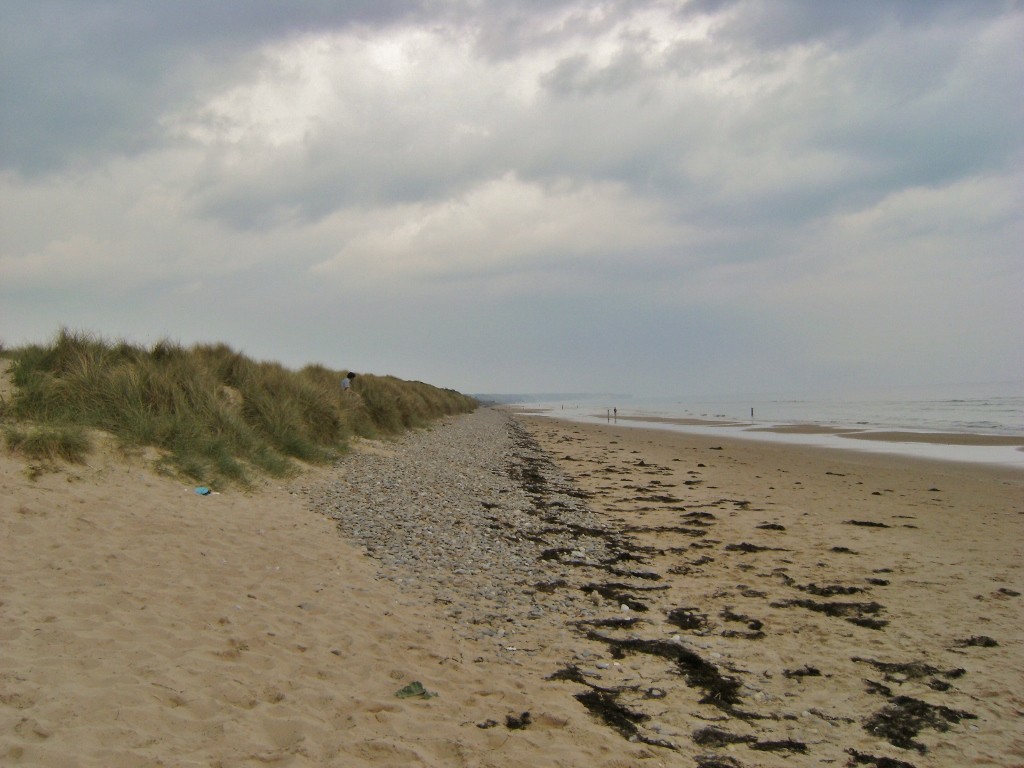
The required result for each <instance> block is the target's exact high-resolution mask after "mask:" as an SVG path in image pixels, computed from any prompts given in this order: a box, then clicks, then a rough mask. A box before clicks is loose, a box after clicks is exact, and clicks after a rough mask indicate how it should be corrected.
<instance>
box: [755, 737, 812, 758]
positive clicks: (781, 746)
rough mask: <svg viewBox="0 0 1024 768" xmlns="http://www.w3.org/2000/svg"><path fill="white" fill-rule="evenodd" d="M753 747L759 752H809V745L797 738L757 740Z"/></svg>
mask: <svg viewBox="0 0 1024 768" xmlns="http://www.w3.org/2000/svg"><path fill="white" fill-rule="evenodd" d="M750 748H751V749H756V750H758V751H759V752H797V753H799V754H801V755H803V754H806V753H807V745H806V744H804V743H803V742H802V741H796V740H795V739H779V740H777V741H756V742H754V743H753V744H751V745H750Z"/></svg>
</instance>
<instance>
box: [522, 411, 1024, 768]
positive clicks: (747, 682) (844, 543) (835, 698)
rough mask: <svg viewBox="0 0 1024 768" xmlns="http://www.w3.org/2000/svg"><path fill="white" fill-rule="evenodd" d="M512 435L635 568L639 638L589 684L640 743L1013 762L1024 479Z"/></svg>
mask: <svg viewBox="0 0 1024 768" xmlns="http://www.w3.org/2000/svg"><path fill="white" fill-rule="evenodd" d="M521 418H522V419H523V420H524V421H525V422H526V423H528V424H529V425H530V428H531V430H532V431H533V432H534V434H535V435H536V437H537V438H538V439H539V440H540V442H541V444H542V445H543V446H544V447H546V448H547V449H548V450H549V451H550V452H551V454H552V455H553V456H554V457H555V458H556V461H557V464H558V465H559V467H561V468H562V469H564V470H565V471H566V472H567V473H568V474H569V475H570V476H571V478H572V479H573V481H574V483H575V484H576V485H577V486H578V487H579V488H580V489H582V490H585V491H587V492H588V493H589V494H591V495H590V498H589V503H590V505H591V507H592V508H593V509H595V510H600V511H603V512H604V513H605V514H607V515H608V516H609V517H610V518H611V519H614V520H616V521H618V525H619V526H620V527H621V528H622V529H623V530H625V531H628V532H629V533H630V535H631V536H634V537H636V539H637V550H638V551H639V552H642V553H643V563H642V565H641V566H638V568H637V570H638V571H643V572H644V574H645V575H644V577H643V578H642V579H641V578H633V579H624V580H620V581H622V582H623V583H622V584H620V586H619V589H620V597H621V598H622V601H623V604H624V605H627V607H628V606H629V605H630V604H631V603H630V601H629V600H627V599H626V597H627V596H628V597H629V598H630V599H632V600H635V603H634V604H633V606H634V609H632V610H630V611H629V612H624V614H623V617H625V618H630V619H636V621H635V622H631V623H629V624H628V625H627V624H622V625H621V626H620V627H619V628H617V629H614V630H613V629H611V628H605V629H603V630H602V631H601V632H600V634H601V635H602V636H603V637H604V638H606V640H605V642H606V643H607V645H608V647H609V648H611V649H613V650H616V649H617V650H618V651H619V652H620V653H621V654H622V655H623V658H624V659H626V660H628V662H629V663H630V665H631V669H630V670H629V671H626V670H623V671H622V673H621V675H618V676H609V677H610V679H608V678H606V679H604V680H602V681H601V682H600V685H603V686H606V687H609V688H616V689H618V688H621V693H620V694H618V701H619V702H620V703H622V704H623V706H624V707H625V708H626V709H628V710H630V711H633V712H636V713H643V714H646V715H649V717H650V720H646V721H644V723H645V724H644V725H643V726H641V728H643V727H647V725H648V724H650V723H652V722H654V723H657V724H658V727H657V730H656V731H655V732H654V733H650V732H648V735H650V736H653V737H657V736H661V737H664V738H667V739H668V740H671V741H673V743H676V744H677V745H679V746H680V749H681V750H683V751H688V750H693V752H691V754H695V755H699V754H700V750H701V747H702V745H703V746H704V747H705V749H704V753H705V755H706V754H707V753H708V752H710V753H711V754H712V755H718V756H720V757H722V758H723V762H720V763H717V765H733V764H734V763H731V762H728V761H727V760H729V759H732V760H736V761H737V763H735V764H739V765H808V766H810V765H823V764H834V765H845V764H850V765H886V764H887V765H901V766H903V765H914V766H918V767H920V766H961V765H992V766H1008V765H1021V764H1024V740H1022V738H1021V735H1020V734H1021V733H1022V730H1021V719H1022V711H1024V698H1022V695H1021V693H1020V692H1021V690H1024V636H1022V631H1021V627H1022V626H1024V610H1022V606H1024V603H1022V599H1024V598H1022V597H1021V592H1022V591H1024V571H1022V568H1024V566H1022V563H1024V542H1022V537H1021V529H1022V525H1024V519H1022V515H1024V473H1022V472H1020V471H1019V470H1015V469H1012V468H998V467H983V466H964V465H958V464H953V463H948V462H929V461H924V460H914V459H909V458H903V457H891V456H881V455H874V454H869V453H863V452H852V451H851V452H845V451H836V450H821V449H816V448H813V447H802V446H791V445H779V444H775V443H769V442H758V441H751V440H739V439H736V440H728V439H723V438H718V437H705V436H698V435H687V434H682V433H677V432H670V431H663V430H657V429H641V428H635V427H627V426H621V425H614V424H611V425H589V424H580V423H574V422H560V421H556V420H553V419H548V418H542V417H541V418H538V417H529V418H526V417H521ZM620 418H621V417H620ZM655 576H656V578H655ZM665 642H676V643H681V644H682V645H683V646H684V647H686V648H688V649H691V650H693V651H694V652H695V653H697V654H699V657H700V659H701V660H703V661H705V662H708V663H710V664H712V665H713V668H714V670H715V672H716V674H720V675H722V676H724V677H725V678H726V679H727V680H730V681H732V682H735V683H737V684H738V686H739V687H738V688H737V689H736V690H737V691H739V694H738V698H733V699H732V700H731V703H730V700H729V691H730V689H729V688H728V686H725V688H724V689H723V690H724V693H722V694H720V697H719V699H718V700H715V698H714V697H713V696H710V695H705V696H704V697H702V695H701V689H700V688H699V686H698V687H697V690H693V686H692V680H687V679H686V675H685V674H684V675H683V677H682V678H680V675H679V671H680V668H677V665H678V660H676V664H672V663H668V661H669V660H670V657H669V656H668V655H666V648H665V646H664V645H662V644H663V643H665ZM624 663H625V662H624ZM708 671H711V668H708ZM651 687H654V688H658V689H659V690H663V691H664V692H665V694H666V695H665V696H664V697H663V698H659V699H658V700H656V701H650V700H646V699H645V696H644V691H645V690H649V689H650V688H651ZM734 692H735V691H734ZM886 759H888V760H899V761H903V762H899V763H892V762H890V763H885V760H886ZM848 761H849V762H848ZM707 764H708V765H713V764H716V763H713V762H708V763H707Z"/></svg>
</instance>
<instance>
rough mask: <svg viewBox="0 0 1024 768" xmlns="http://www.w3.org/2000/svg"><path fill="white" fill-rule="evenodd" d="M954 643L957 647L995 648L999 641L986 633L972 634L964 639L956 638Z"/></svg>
mask: <svg viewBox="0 0 1024 768" xmlns="http://www.w3.org/2000/svg"><path fill="white" fill-rule="evenodd" d="M956 645H957V647H958V648H971V647H978V648H995V647H996V646H997V645H999V643H998V642H996V641H995V640H994V639H993V638H991V637H989V636H988V635H973V636H971V637H968V638H967V639H966V640H958V641H957V643H956Z"/></svg>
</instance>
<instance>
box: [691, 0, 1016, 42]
mask: <svg viewBox="0 0 1024 768" xmlns="http://www.w3.org/2000/svg"><path fill="white" fill-rule="evenodd" d="M1020 7H1021V4H1020V2H1019V0H980V1H979V2H964V0H898V1H897V2H892V1H891V0H856V2H844V1H843V0H693V1H692V2H690V3H688V4H686V5H685V6H684V8H683V10H682V13H683V14H684V15H691V14H711V15H714V16H717V17H721V18H722V21H721V22H720V23H719V24H717V25H716V28H715V35H716V37H718V38H719V39H722V40H733V41H735V42H741V43H744V44H750V43H753V44H756V45H758V46H761V47H765V48H774V47H778V46H787V45H793V44H799V43H814V42H819V41H820V42H828V43H829V44H830V45H839V46H843V45H847V44H851V43H854V42H856V41H857V40H859V39H861V38H863V37H865V36H868V35H872V34H874V33H875V31H876V30H878V29H879V28H880V27H884V26H886V25H897V26H900V27H915V26H920V25H928V24H931V23H935V22H942V23H944V24H952V25H955V24H956V23H957V22H958V21H964V20H966V21H970V20H972V19H989V18H992V17H995V16H999V15H1001V14H1003V13H1006V12H1007V11H1009V10H1011V9H1013V8H1018V9H1019V8H1020Z"/></svg>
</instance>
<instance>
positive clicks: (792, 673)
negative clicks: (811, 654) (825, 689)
mask: <svg viewBox="0 0 1024 768" xmlns="http://www.w3.org/2000/svg"><path fill="white" fill-rule="evenodd" d="M782 676H783V677H786V678H789V679H790V680H792V679H793V678H797V679H799V678H802V677H821V670H820V669H818V668H817V667H812V666H809V665H807V666H803V667H800V668H799V669H784V670H782Z"/></svg>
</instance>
